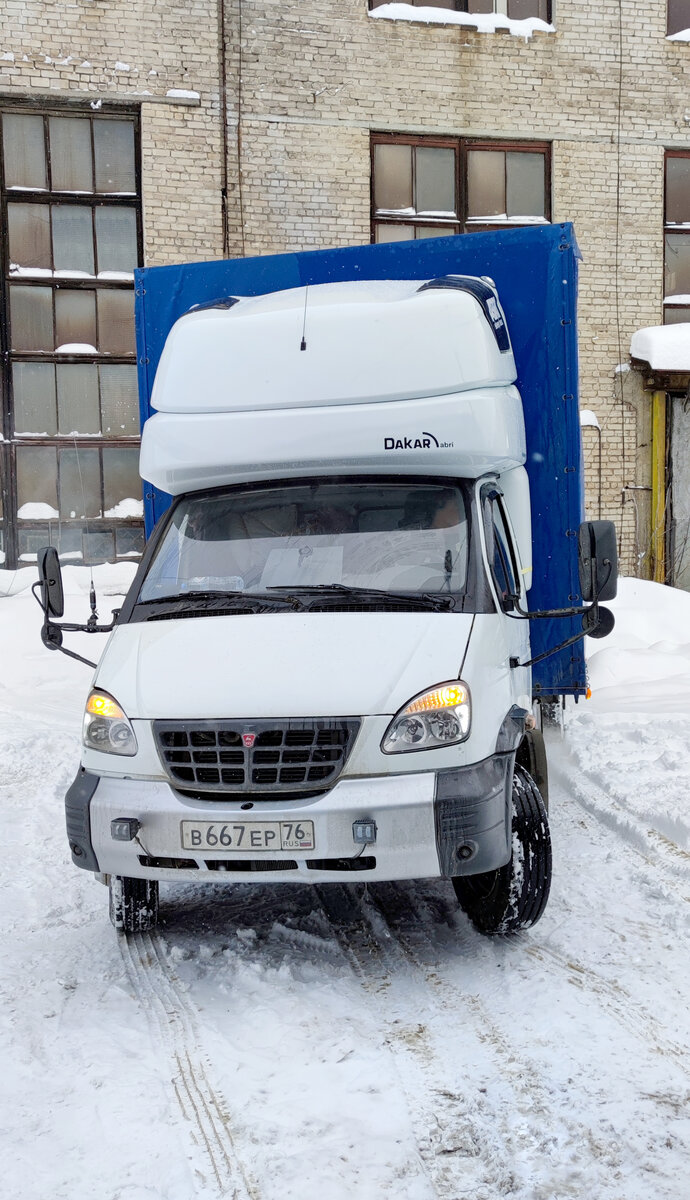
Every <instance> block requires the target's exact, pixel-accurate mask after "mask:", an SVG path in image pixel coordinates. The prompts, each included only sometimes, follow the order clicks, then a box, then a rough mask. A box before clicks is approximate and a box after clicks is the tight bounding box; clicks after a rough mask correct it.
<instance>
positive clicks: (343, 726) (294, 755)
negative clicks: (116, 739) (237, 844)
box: [153, 717, 360, 800]
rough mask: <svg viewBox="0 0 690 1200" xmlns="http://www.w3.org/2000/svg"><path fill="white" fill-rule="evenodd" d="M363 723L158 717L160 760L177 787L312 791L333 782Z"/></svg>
mask: <svg viewBox="0 0 690 1200" xmlns="http://www.w3.org/2000/svg"><path fill="white" fill-rule="evenodd" d="M359 726H360V722H359V720H343V719H332V718H326V717H324V718H316V719H309V720H282V721H281V720H261V721H251V720H249V719H247V720H244V721H154V722H153V732H154V737H155V739H156V746H157V748H158V753H159V755H160V759H161V762H162V763H163V766H164V767H165V770H166V771H167V774H168V776H169V778H170V779H171V780H172V782H173V783H174V784H175V785H176V786H177V787H178V788H180V789H184V790H187V791H189V790H190V789H194V788H199V789H201V790H203V791H204V792H223V793H225V794H226V795H228V794H229V795H237V794H241V795H244V794H251V795H252V796H253V797H255V798H256V799H258V798H259V796H261V799H264V798H265V799H266V800H270V799H272V798H273V796H274V795H275V794H276V793H280V794H287V793H290V792H293V793H294V792H295V790H296V789H299V791H300V792H303V793H306V794H308V795H310V794H312V793H314V792H323V791H327V790H328V788H330V787H332V786H333V784H334V783H335V781H336V779H337V778H338V776H339V774H340V772H341V771H342V769H343V767H344V765H345V763H346V761H347V758H348V755H349V753H350V751H351V749H352V746H353V743H354V740H355V737H356V735H357V732H358V730H359ZM252 737H253V739H254V740H253V744H252V745H247V744H246V743H247V741H249V740H250V739H251V738H252ZM262 793H266V795H265V796H264V795H262Z"/></svg>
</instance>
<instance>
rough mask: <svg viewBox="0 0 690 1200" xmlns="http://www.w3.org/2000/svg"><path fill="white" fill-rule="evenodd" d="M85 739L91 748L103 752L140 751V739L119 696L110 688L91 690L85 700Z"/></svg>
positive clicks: (125, 752) (131, 752)
mask: <svg viewBox="0 0 690 1200" xmlns="http://www.w3.org/2000/svg"><path fill="white" fill-rule="evenodd" d="M82 741H83V742H84V745H85V746H88V748H89V750H100V751H101V753H102V754H125V755H127V756H128V757H130V758H131V757H132V755H133V754H136V752H137V739H136V737H135V736H134V730H133V729H132V726H131V725H130V723H129V721H128V720H127V717H126V716H125V714H124V712H123V711H122V709H121V708H120V705H119V704H118V703H117V701H116V700H113V698H112V696H109V695H108V693H107V692H92V693H91V695H90V696H89V698H88V700H87V701H86V712H85V713H84V730H83V734H82Z"/></svg>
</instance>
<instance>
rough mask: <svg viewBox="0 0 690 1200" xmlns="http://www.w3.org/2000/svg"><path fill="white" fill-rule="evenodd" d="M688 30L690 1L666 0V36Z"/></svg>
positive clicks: (689, 24)
mask: <svg viewBox="0 0 690 1200" xmlns="http://www.w3.org/2000/svg"><path fill="white" fill-rule="evenodd" d="M686 29H690V0H668V11H667V24H666V32H667V34H668V36H669V37H670V36H672V35H673V34H674V33H683V32H684V30H686Z"/></svg>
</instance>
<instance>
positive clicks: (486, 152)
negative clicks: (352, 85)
mask: <svg viewBox="0 0 690 1200" xmlns="http://www.w3.org/2000/svg"><path fill="white" fill-rule="evenodd" d="M550 196H551V187H550V153H549V147H548V145H546V144H545V143H537V142H484V141H477V140H475V139H458V138H427V137H424V138H406V137H402V136H398V135H389V134H374V135H373V136H372V240H373V241H375V242H395V241H407V240H408V239H410V238H422V237H443V236H444V235H447V234H454V233H470V232H472V231H473V230H478V229H497V228H503V227H505V226H506V225H531V224H546V223H548V222H549V221H550V220H551V205H550Z"/></svg>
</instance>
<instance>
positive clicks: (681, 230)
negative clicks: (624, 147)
mask: <svg viewBox="0 0 690 1200" xmlns="http://www.w3.org/2000/svg"><path fill="white" fill-rule="evenodd" d="M672 158H683V159H686V160H687V161H688V163H689V164H690V150H665V151H664V212H663V220H664V233H663V236H664V249H663V288H662V300H661V303H662V312H663V323H664V325H666V324H669V325H672V324H674V322H673V321H668V322H667V320H666V314H667V313H668V312H673V311H684V310H686V309H688V310H690V303H688V302H687V301H686V302H685V303H684V304H683V303H679V304H673V303H671V304H667V303H666V239H667V237H668V236H669V234H673V235H675V236H677V237H687V238H689V239H690V220H689V221H687V222H685V224H683V225H679V224H677V223H676V224H674V223H673V222H670V221H668V219H667V211H666V206H667V202H668V186H667V181H668V172H667V167H668V162H669V159H672ZM688 210H689V212H690V196H689V198H688ZM688 246H689V247H690V241H689V242H688ZM681 294H683V295H687V294H690V293H681ZM689 315H690V314H689Z"/></svg>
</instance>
